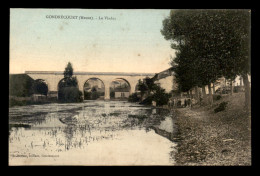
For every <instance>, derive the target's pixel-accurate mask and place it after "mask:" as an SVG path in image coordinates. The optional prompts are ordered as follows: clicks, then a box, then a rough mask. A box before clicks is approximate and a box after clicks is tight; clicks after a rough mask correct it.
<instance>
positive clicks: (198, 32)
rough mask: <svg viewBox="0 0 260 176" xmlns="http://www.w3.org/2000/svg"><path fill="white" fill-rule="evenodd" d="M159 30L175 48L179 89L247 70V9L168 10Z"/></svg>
mask: <svg viewBox="0 0 260 176" xmlns="http://www.w3.org/2000/svg"><path fill="white" fill-rule="evenodd" d="M161 33H162V35H163V36H164V37H165V39H166V40H171V41H172V44H171V46H172V48H173V49H175V50H176V58H175V59H174V60H173V61H172V63H171V64H172V65H173V66H174V67H175V70H174V71H175V73H176V81H177V82H178V84H179V89H180V90H181V91H184V92H185V91H187V90H189V89H191V88H192V87H194V86H199V87H202V86H205V85H210V83H214V82H215V81H216V80H217V79H218V78H220V77H222V76H224V77H225V78H227V79H231V80H233V79H234V78H235V77H236V76H237V75H246V74H250V72H251V71H250V12H249V11H248V10H172V11H171V13H170V16H169V17H168V18H166V19H165V20H164V21H163V29H162V30H161Z"/></svg>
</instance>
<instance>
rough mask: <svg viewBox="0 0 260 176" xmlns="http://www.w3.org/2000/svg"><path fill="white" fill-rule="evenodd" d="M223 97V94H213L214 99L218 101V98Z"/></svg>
mask: <svg viewBox="0 0 260 176" xmlns="http://www.w3.org/2000/svg"><path fill="white" fill-rule="evenodd" d="M221 98H222V96H221V95H213V100H214V101H216V100H220V99H221Z"/></svg>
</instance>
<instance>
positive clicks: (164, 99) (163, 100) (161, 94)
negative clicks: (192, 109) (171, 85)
mask: <svg viewBox="0 0 260 176" xmlns="http://www.w3.org/2000/svg"><path fill="white" fill-rule="evenodd" d="M169 98H170V94H168V93H166V92H165V90H164V89H162V88H161V87H158V88H157V90H156V92H155V93H154V94H153V95H152V99H153V101H156V105H157V106H162V105H167V104H168V101H169Z"/></svg>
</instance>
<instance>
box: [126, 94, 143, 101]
mask: <svg viewBox="0 0 260 176" xmlns="http://www.w3.org/2000/svg"><path fill="white" fill-rule="evenodd" d="M140 100H141V99H140V97H138V95H137V93H133V94H132V95H130V96H129V97H128V101H129V102H139V101H140Z"/></svg>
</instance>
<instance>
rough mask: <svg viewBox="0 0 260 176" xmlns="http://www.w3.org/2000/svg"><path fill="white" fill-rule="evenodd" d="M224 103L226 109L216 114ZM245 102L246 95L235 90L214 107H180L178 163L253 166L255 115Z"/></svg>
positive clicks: (178, 110)
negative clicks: (252, 128) (246, 108)
mask: <svg viewBox="0 0 260 176" xmlns="http://www.w3.org/2000/svg"><path fill="white" fill-rule="evenodd" d="M222 102H228V104H227V106H226V108H225V110H223V111H220V112H218V113H215V112H214V109H215V108H216V107H218V106H219V105H220V104H221V103H222ZM222 104H223V103H222ZM243 105H244V94H243V93H235V94H233V95H232V96H230V95H229V96H225V97H222V98H221V99H220V100H217V101H215V102H214V103H213V105H212V106H204V107H194V108H193V109H189V108H183V109H177V119H176V121H177V125H178V128H179V129H178V130H179V133H180V134H179V137H180V139H181V140H180V142H179V143H178V145H177V150H178V153H177V154H176V155H175V159H176V162H177V165H251V115H248V114H247V113H246V111H245V110H244V107H243Z"/></svg>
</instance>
